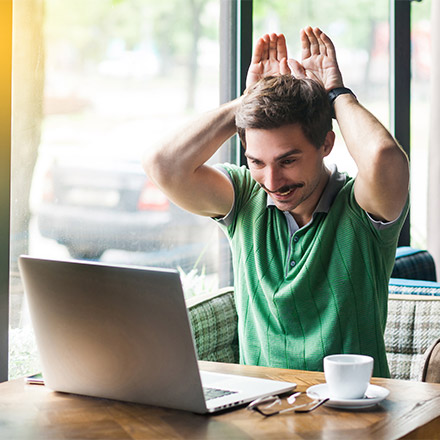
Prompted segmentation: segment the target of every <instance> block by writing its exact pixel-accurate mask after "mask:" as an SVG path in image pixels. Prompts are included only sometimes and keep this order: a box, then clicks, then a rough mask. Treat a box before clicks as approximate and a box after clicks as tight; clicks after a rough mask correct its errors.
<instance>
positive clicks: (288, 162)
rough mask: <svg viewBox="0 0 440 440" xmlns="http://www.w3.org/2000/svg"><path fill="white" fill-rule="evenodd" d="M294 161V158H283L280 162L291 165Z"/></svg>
mask: <svg viewBox="0 0 440 440" xmlns="http://www.w3.org/2000/svg"><path fill="white" fill-rule="evenodd" d="M294 162H296V159H284V160H283V161H282V162H281V163H282V164H283V165H291V164H292V163H294Z"/></svg>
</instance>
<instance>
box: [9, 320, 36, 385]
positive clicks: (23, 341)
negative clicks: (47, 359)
mask: <svg viewBox="0 0 440 440" xmlns="http://www.w3.org/2000/svg"><path fill="white" fill-rule="evenodd" d="M9 346H10V351H9V379H17V378H19V377H24V376H26V375H29V374H35V373H38V372H40V371H41V364H40V358H39V356H38V351H37V346H36V342H35V337H34V333H33V331H32V327H31V326H30V325H29V326H27V327H25V328H13V329H9Z"/></svg>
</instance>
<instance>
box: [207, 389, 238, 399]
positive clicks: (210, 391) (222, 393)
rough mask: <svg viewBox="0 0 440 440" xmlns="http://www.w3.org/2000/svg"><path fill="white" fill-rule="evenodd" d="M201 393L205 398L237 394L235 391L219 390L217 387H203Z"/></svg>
mask: <svg viewBox="0 0 440 440" xmlns="http://www.w3.org/2000/svg"><path fill="white" fill-rule="evenodd" d="M203 394H204V395H205V399H206V400H212V399H217V398H219V397H224V396H229V395H230V394H237V391H230V390H219V389H218V388H203Z"/></svg>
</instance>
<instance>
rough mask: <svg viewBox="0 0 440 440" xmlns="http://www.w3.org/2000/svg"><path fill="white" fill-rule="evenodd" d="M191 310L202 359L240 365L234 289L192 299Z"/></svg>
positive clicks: (192, 323) (197, 344)
mask: <svg viewBox="0 0 440 440" xmlns="http://www.w3.org/2000/svg"><path fill="white" fill-rule="evenodd" d="M187 306H188V314H189V319H190V322H191V326H192V330H193V335H194V340H195V344H196V348H197V353H198V358H199V359H200V360H204V361H214V362H230V363H238V361H239V354H238V330H237V328H238V327H237V313H236V311H235V301H234V290H233V288H231V287H229V288H226V289H222V290H220V291H219V292H217V293H215V294H213V295H201V296H199V297H194V298H191V299H188V300H187Z"/></svg>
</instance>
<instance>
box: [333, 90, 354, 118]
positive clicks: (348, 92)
mask: <svg viewBox="0 0 440 440" xmlns="http://www.w3.org/2000/svg"><path fill="white" fill-rule="evenodd" d="M347 94H349V95H352V96H353V97H354V98H355V99H357V98H356V95H355V94H354V93H353V91H352V90H350V89H349V88H347V87H335V88H334V89H331V90H330V91H329V92H328V93H327V96H328V100H329V102H330V106H331V108H332V118H334V119H335V118H336V114H335V100H336V98H337V97H338V96H339V95H347Z"/></svg>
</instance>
